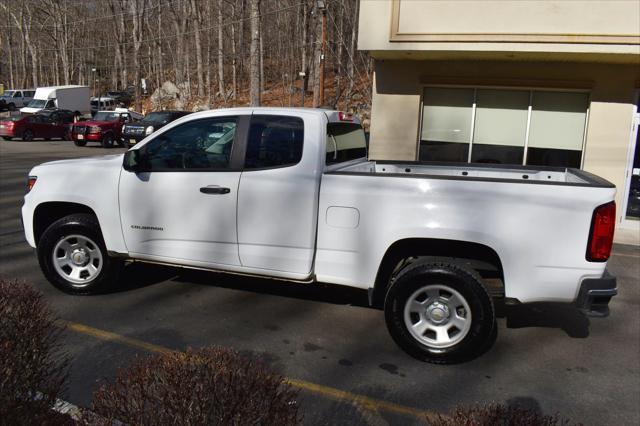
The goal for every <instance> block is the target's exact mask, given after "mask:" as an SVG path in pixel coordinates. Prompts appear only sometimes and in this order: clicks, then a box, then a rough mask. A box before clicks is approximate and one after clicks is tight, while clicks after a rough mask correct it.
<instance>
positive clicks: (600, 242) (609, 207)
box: [587, 201, 616, 262]
mask: <svg viewBox="0 0 640 426" xmlns="http://www.w3.org/2000/svg"><path fill="white" fill-rule="evenodd" d="M615 227H616V203H615V202H613V201H612V202H610V203H607V204H603V205H601V206H599V207H596V209H595V210H594V212H593V219H591V233H590V234H589V244H588V246H587V260H588V261H589V262H606V261H607V260H608V259H609V256H610V255H611V247H612V246H613V230H614V229H615Z"/></svg>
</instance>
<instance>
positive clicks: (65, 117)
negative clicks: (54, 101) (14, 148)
mask: <svg viewBox="0 0 640 426" xmlns="http://www.w3.org/2000/svg"><path fill="white" fill-rule="evenodd" d="M73 121H74V115H73V112H71V111H68V110H64V109H54V110H44V111H41V112H39V113H37V114H33V115H19V116H14V117H7V118H3V119H2V120H0V136H2V137H3V138H4V139H5V140H9V141H10V140H11V139H14V138H21V139H22V140H23V141H31V140H33V139H36V138H42V139H44V140H48V139H66V140H68V139H70V126H71V125H72V124H73Z"/></svg>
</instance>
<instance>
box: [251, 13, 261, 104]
mask: <svg viewBox="0 0 640 426" xmlns="http://www.w3.org/2000/svg"><path fill="white" fill-rule="evenodd" d="M249 5H250V12H249V13H250V14H251V49H250V53H249V60H250V67H249V68H250V70H249V81H250V84H249V86H250V98H251V100H250V103H251V106H259V105H260V52H259V50H260V0H249Z"/></svg>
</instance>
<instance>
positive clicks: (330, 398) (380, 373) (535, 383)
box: [0, 140, 640, 425]
mask: <svg viewBox="0 0 640 426" xmlns="http://www.w3.org/2000/svg"><path fill="white" fill-rule="evenodd" d="M123 151H124V150H123V149H118V148H115V149H110V150H107V149H103V148H100V147H97V146H96V147H93V146H87V147H83V148H80V147H76V146H74V145H73V143H71V142H63V141H49V142H43V141H36V142H28V143H27V142H20V141H14V142H7V141H2V140H0V277H2V278H5V279H20V280H23V281H26V282H29V283H32V284H33V285H34V286H35V287H36V288H37V289H38V290H40V291H41V292H42V293H43V294H44V295H45V298H46V299H47V301H48V302H50V303H51V305H52V306H53V307H54V309H55V310H56V311H57V313H58V314H59V316H60V318H61V319H63V320H65V321H68V324H70V326H69V329H68V331H67V332H66V334H65V349H66V350H67V351H68V352H69V354H70V355H71V356H72V357H73V363H72V370H71V377H70V383H69V390H68V394H67V400H68V401H70V402H72V403H74V404H76V405H80V406H89V405H90V401H91V395H92V392H93V390H95V389H96V387H97V386H98V385H99V383H100V382H101V381H102V380H105V379H110V378H113V376H114V374H115V372H116V371H117V369H118V368H119V367H123V366H125V365H126V364H127V362H128V361H130V360H131V359H133V357H135V356H137V355H145V354H147V353H149V352H153V351H154V347H155V348H160V349H158V350H162V349H164V348H166V349H171V350H184V349H186V348H188V347H201V346H205V345H220V346H224V347H231V348H234V349H236V350H239V351H242V352H245V353H247V354H249V355H253V356H257V357H260V358H262V359H263V360H265V361H266V362H267V363H269V364H270V365H271V366H272V367H273V368H274V369H276V370H277V371H278V372H280V373H281V374H283V375H284V376H286V377H287V378H290V379H291V381H292V382H293V383H294V384H296V385H297V386H298V387H300V389H301V391H300V405H301V413H302V414H303V416H304V423H305V424H373V425H385V424H419V423H421V419H420V416H421V415H422V414H423V413H433V412H447V411H449V410H451V409H452V408H454V407H455V406H456V405H459V404H467V405H468V404H475V403H488V402H492V401H495V402H501V403H505V404H511V405H514V404H519V405H522V406H525V407H528V408H532V409H535V410H540V411H541V412H543V413H546V414H552V413H556V412H558V413H560V414H561V415H562V416H565V417H567V418H570V419H571V420H572V421H574V422H582V423H584V424H587V425H606V424H640V249H639V248H637V247H632V246H622V245H617V246H615V248H614V255H613V257H612V259H611V260H610V262H609V269H610V271H611V273H612V274H614V275H616V276H617V277H618V288H619V295H618V296H617V297H615V298H614V299H613V301H612V303H611V305H610V306H611V316H610V317H608V318H604V319H587V318H585V317H583V316H582V315H581V314H580V313H579V312H578V311H577V310H576V309H575V308H574V307H573V306H571V305H558V304H535V305H525V306H518V307H500V309H498V311H499V314H500V317H499V319H498V324H499V331H498V339H497V341H496V343H495V345H494V346H493V348H492V349H491V350H490V351H489V352H487V353H486V354H484V355H483V356H482V357H480V358H478V359H476V360H473V361H471V362H468V363H464V364H460V365H453V366H436V365H430V364H426V363H422V362H419V361H416V360H414V359H412V358H410V357H409V356H408V355H406V354H405V353H404V352H402V351H401V350H400V349H399V348H398V347H396V345H395V344H394V343H393V341H392V340H391V338H390V337H389V335H388V334H387V330H386V327H385V324H384V318H383V315H382V312H381V311H378V310H375V309H370V308H368V307H367V304H366V300H367V297H366V293H365V292H362V291H358V290H352V289H349V288H341V287H339V286H329V285H320V284H289V283H284V282H276V281H271V280H263V279H256V278H247V277H236V276H227V275H223V274H217V273H209V272H202V271H189V270H185V269H177V268H170V267H161V266H151V265H143V264H134V265H130V266H128V267H127V268H126V269H125V271H124V274H123V276H122V278H121V279H120V282H118V283H117V284H115V285H114V288H113V291H112V292H110V293H108V294H103V295H98V296H68V295H65V294H63V293H61V292H59V291H58V290H56V289H54V288H53V287H52V286H50V285H49V284H48V283H47V281H46V280H45V279H44V277H43V275H42V274H41V272H40V270H39V268H38V265H37V261H36V258H35V256H34V254H33V250H32V249H31V248H30V247H29V246H28V245H27V243H26V242H25V240H24V235H23V231H22V226H21V222H20V207H21V205H22V197H23V195H24V190H25V185H26V176H27V173H28V171H29V169H30V168H31V167H33V166H34V165H36V164H39V163H42V162H45V161H50V160H56V159H64V158H74V157H85V156H91V155H103V154H111V153H117V152H123ZM69 174H70V175H71V176H73V169H71V168H70V169H69ZM76 184H77V185H78V186H81V185H82V184H83V183H82V181H78V182H76ZM105 184H107V183H105ZM113 214H117V206H114V210H113ZM531 243H532V244H534V243H535V242H531ZM532 285H535V283H532ZM138 343H140V344H138ZM145 345H148V346H145ZM403 410H404V411H403Z"/></svg>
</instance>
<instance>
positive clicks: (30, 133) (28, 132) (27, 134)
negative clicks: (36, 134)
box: [22, 129, 33, 142]
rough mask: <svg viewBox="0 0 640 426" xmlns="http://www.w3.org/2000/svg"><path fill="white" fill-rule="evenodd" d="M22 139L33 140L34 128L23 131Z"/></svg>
mask: <svg viewBox="0 0 640 426" xmlns="http://www.w3.org/2000/svg"><path fill="white" fill-rule="evenodd" d="M22 140H23V141H25V142H31V141H32V140H33V130H29V129H27V130H25V131H24V132H23V133H22Z"/></svg>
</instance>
